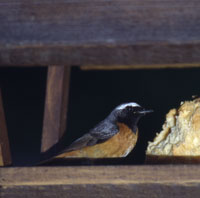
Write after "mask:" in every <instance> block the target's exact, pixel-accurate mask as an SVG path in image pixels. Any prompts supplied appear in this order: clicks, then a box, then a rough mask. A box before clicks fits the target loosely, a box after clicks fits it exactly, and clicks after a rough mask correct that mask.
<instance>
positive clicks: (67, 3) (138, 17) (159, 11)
mask: <svg viewBox="0 0 200 198" xmlns="http://www.w3.org/2000/svg"><path fill="white" fill-rule="evenodd" d="M0 7H1V11H0V24H1V28H0V65H1V66H9V65H12V66H14V65H24V66H37V65H50V64H51V65H88V66H96V65H98V66H101V65H107V66H110V65H132V66H133V67H134V66H135V65H136V66H137V67H138V66H140V65H147V66H150V67H151V66H153V67H156V66H157V67H159V65H165V64H166V65H177V64H183V63H184V64H186V65H188V66H195V65H199V63H200V56H199V54H200V12H199V10H200V2H199V1H197V0H191V1H187V0H168V1H163V0H150V1H149V0H143V1H141V0H87V1H84V0H75V1H71V0H43V1H32V2H30V1H29V2H27V1H26V0H1V2H0Z"/></svg>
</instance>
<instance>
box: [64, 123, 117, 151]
mask: <svg viewBox="0 0 200 198" xmlns="http://www.w3.org/2000/svg"><path fill="white" fill-rule="evenodd" d="M116 133H118V127H117V126H116V125H113V126H111V125H109V126H102V124H101V123H100V124H99V125H97V126H96V127H95V128H93V129H92V130H90V132H89V133H86V134H85V135H83V136H82V137H80V138H78V139H77V140H75V141H74V142H73V143H72V144H71V145H70V146H69V147H67V148H66V149H65V150H63V151H62V153H63V152H69V151H75V150H79V149H81V148H84V147H86V146H93V145H95V144H99V143H102V142H104V141H106V140H107V139H109V138H111V137H112V136H114V135H115V134H116Z"/></svg>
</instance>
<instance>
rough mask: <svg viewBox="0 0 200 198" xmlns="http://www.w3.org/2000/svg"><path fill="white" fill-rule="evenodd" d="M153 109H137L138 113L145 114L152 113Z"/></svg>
mask: <svg viewBox="0 0 200 198" xmlns="http://www.w3.org/2000/svg"><path fill="white" fill-rule="evenodd" d="M152 112H153V110H142V111H139V112H138V113H141V114H146V113H152Z"/></svg>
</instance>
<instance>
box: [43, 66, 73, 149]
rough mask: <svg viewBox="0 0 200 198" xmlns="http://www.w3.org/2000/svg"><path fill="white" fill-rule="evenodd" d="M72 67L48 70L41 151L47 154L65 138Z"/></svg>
mask: <svg viewBox="0 0 200 198" xmlns="http://www.w3.org/2000/svg"><path fill="white" fill-rule="evenodd" d="M69 81H70V67H66V66H51V67H49V68H48V76H47V87H46V98H45V111H44V121H43V133H42V146H41V151H42V152H46V151H47V150H49V149H50V148H51V147H52V146H54V145H55V144H56V143H57V142H58V141H59V139H60V138H61V137H62V136H63V134H64V132H65V130H66V122H67V103H68V92H69Z"/></svg>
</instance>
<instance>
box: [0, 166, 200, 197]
mask: <svg viewBox="0 0 200 198" xmlns="http://www.w3.org/2000/svg"><path fill="white" fill-rule="evenodd" d="M0 175H1V177H0V195H1V198H5V197H6V198H11V197H17V198H18V197H27V196H28V197H33V198H36V197H37V198H39V197H57V198H61V197H72V198H73V197H111V198H112V197H116V195H117V197H141V198H143V197H188V198H189V197H198V196H199V193H200V167H199V166H197V165H188V166H186V165H173V166H172V165H166V166H158V165H156V166H95V167H94V166H77V167H29V168H27V167H26V168H1V169H0Z"/></svg>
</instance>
